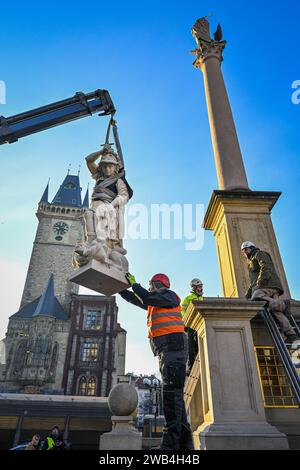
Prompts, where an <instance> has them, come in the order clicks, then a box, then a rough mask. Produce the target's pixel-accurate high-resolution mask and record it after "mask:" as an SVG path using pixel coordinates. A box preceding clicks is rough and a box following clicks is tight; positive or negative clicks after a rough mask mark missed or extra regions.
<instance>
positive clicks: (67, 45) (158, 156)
mask: <svg viewBox="0 0 300 470" xmlns="http://www.w3.org/2000/svg"><path fill="white" fill-rule="evenodd" d="M237 3H238V2H236V0H235V1H233V0H232V1H228V0H224V1H222V2H216V1H191V0H186V1H184V2H183V1H174V0H173V1H172V2H171V1H164V2H161V1H156V0H155V1H151V2H148V1H144V2H137V1H127V2H124V1H123V2H120V1H117V0H116V1H114V2H112V3H109V2H99V1H98V2H96V1H86V2H85V3H84V4H80V5H79V4H78V5H77V4H71V3H70V2H62V1H60V2H58V1H52V2H51V3H50V2H47V1H46V2H43V3H41V2H34V1H28V2H26V3H25V2H18V1H17V2H13V3H11V4H9V3H6V4H5V5H2V6H1V19H2V21H1V30H0V38H1V44H2V47H1V68H0V70H1V72H0V80H4V81H5V83H6V87H7V103H6V104H5V105H0V114H2V115H4V116H10V115H13V114H16V113H19V112H22V111H25V110H28V109H32V108H34V107H37V106H41V105H44V104H47V103H51V102H54V101H57V100H60V99H64V98H67V97H70V96H72V95H73V94H74V93H75V92H76V91H83V92H90V91H93V90H95V89H97V88H106V89H108V90H109V91H110V93H111V96H112V98H113V100H114V103H115V105H116V107H117V110H118V114H117V119H118V124H119V132H120V138H121V142H122V146H123V152H124V156H125V161H126V168H127V177H128V180H129V181H130V184H131V185H132V187H133V188H134V191H135V194H134V199H133V203H141V204H146V205H148V206H149V205H150V204H155V203H156V204H160V203H167V204H173V203H180V204H191V203H192V204H196V203H199V204H204V205H205V206H207V203H208V201H209V198H210V196H211V192H212V190H213V189H216V188H217V186H218V185H217V178H216V172H215V166H214V159H213V152H212V146H211V140H210V133H209V126H208V119H207V112H206V105H205V97H204V88H203V81H202V74H201V72H200V71H198V70H196V69H194V68H193V66H192V62H193V56H192V55H191V54H190V53H189V51H191V50H192V49H194V48H195V42H194V40H193V38H192V36H191V33H190V30H191V26H192V25H193V23H194V21H195V20H196V19H197V18H199V17H201V16H204V15H206V14H208V13H213V14H214V16H213V17H212V18H211V23H212V29H213V28H214V27H215V26H216V25H217V23H218V22H220V23H221V25H222V28H223V32H224V37H225V39H226V40H227V41H228V44H227V47H226V50H225V52H224V62H223V66H222V67H223V73H224V77H225V80H226V85H227V88H228V93H229V96H230V100H231V104H232V108H233V112H234V117H235V121H236V126H237V130H238V134H239V140H240V144H241V148H242V152H243V156H244V161H245V166H246V170H247V174H248V179H249V183H250V187H251V188H252V189H255V190H276V191H277V190H279V191H282V192H283V195H282V197H281V199H280V201H279V203H278V204H277V205H276V207H275V209H274V211H273V223H274V227H275V231H276V235H277V238H278V242H279V246H280V249H281V254H282V258H283V261H284V265H285V268H286V273H287V276H288V280H289V284H290V288H291V291H292V295H293V297H294V298H299V296H300V286H299V282H298V248H297V245H298V244H297V242H298V233H299V230H300V221H299V217H298V213H299V209H298V208H299V204H300V191H299V177H300V165H299V155H300V140H299V134H300V126H299V120H300V105H298V106H296V105H293V104H292V102H291V95H292V88H291V85H292V82H293V81H295V80H300V70H299V69H300V67H299V38H298V22H299V13H300V6H299V3H298V2H296V1H286V2H284V3H282V2H280V3H279V2H278V3H274V2H271V1H264V2H260V1H258V0H254V1H252V2H248V4H247V5H246V4H245V2H239V4H237ZM245 5H246V6H245ZM106 124H107V121H106V119H104V118H98V117H96V116H94V117H93V118H91V117H89V118H85V119H82V120H79V121H77V122H75V123H71V124H67V125H64V126H60V127H58V128H55V129H52V130H49V131H46V132H43V133H40V134H36V135H34V136H31V137H27V138H24V139H22V140H20V141H19V142H18V143H15V144H12V145H6V146H2V147H1V148H0V152H1V187H0V204H1V210H0V214H1V216H0V219H1V220H0V230H1V246H0V263H1V264H0V266H1V271H2V276H3V277H4V280H3V282H2V285H1V288H2V289H1V290H2V293H1V299H2V302H3V304H2V309H1V310H2V314H1V320H0V335H1V336H3V335H4V333H5V331H6V327H7V318H8V316H9V315H10V314H12V313H14V311H15V310H16V309H17V308H18V305H19V302H20V298H21V294H22V288H23V285H24V280H25V274H26V270H27V266H28V263H29V258H30V254H31V248H32V242H33V239H34V235H35V231H36V227H37V220H36V217H35V210H36V207H37V203H38V201H39V199H40V197H41V194H42V192H43V190H44V188H45V185H46V183H47V181H48V178H49V177H50V178H51V183H50V195H51V197H53V196H54V194H55V193H56V191H57V188H58V186H59V185H60V184H61V182H62V179H63V178H64V176H65V175H66V172H67V168H68V165H69V163H71V164H72V172H73V173H77V169H78V165H79V164H82V169H81V184H82V187H83V191H85V189H86V186H87V184H88V182H89V174H88V172H87V170H86V168H85V167H84V163H83V162H84V157H85V156H86V155H87V154H88V153H90V152H92V151H95V150H96V149H97V148H98V147H99V144H101V143H103V139H104V134H105V127H106ZM126 247H127V249H128V257H129V261H130V266H131V271H132V272H134V274H135V275H136V277H137V279H138V280H139V281H140V282H141V283H143V284H146V285H147V284H148V279H149V277H150V276H151V275H152V274H153V273H155V272H166V273H168V274H169V275H170V277H171V279H172V282H173V287H174V289H175V290H176V291H177V292H178V293H179V295H181V296H183V295H184V294H185V293H186V292H187V291H188V283H189V281H190V279H191V278H192V277H195V276H200V277H201V278H202V279H203V281H204V283H205V293H206V295H207V296H216V295H221V288H220V276H219V271H218V263H217V256H216V250H215V244H214V239H213V235H212V233H210V232H207V233H206V234H205V243H204V247H203V249H202V250H200V251H197V252H187V251H186V250H185V246H184V241H178V240H174V241H162V240H160V241H150V240H149V241H145V240H138V241H132V240H128V241H127V242H126ZM8 291H10V294H9V295H8ZM118 303H119V306H120V310H119V320H120V322H121V324H122V326H123V327H124V328H126V329H127V331H128V338H127V342H128V346H127V347H128V354H127V365H126V366H127V367H126V368H127V370H135V371H137V372H142V371H145V372H152V371H154V370H156V369H157V364H156V360H155V359H153V358H152V357H151V352H150V351H149V347H148V344H147V339H146V328H145V314H144V312H143V311H142V310H141V311H138V310H136V309H135V308H134V307H131V306H128V305H127V304H125V303H124V302H123V301H121V300H119V299H118Z"/></svg>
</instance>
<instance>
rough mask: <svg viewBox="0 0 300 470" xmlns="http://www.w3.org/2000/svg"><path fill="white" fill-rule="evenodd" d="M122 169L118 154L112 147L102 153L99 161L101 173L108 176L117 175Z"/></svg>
mask: <svg viewBox="0 0 300 470" xmlns="http://www.w3.org/2000/svg"><path fill="white" fill-rule="evenodd" d="M119 170H120V163H119V159H118V156H117V154H116V153H115V152H114V151H113V149H112V148H111V147H110V148H108V149H107V150H106V152H105V153H104V154H103V155H102V158H101V160H100V163H99V171H100V173H101V174H102V175H103V176H104V177H106V178H108V177H110V176H113V175H116V174H117V173H118V172H119Z"/></svg>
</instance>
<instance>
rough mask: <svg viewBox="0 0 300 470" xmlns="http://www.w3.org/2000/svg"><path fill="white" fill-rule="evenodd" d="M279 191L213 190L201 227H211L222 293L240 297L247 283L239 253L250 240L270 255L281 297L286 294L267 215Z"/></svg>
mask: <svg viewBox="0 0 300 470" xmlns="http://www.w3.org/2000/svg"><path fill="white" fill-rule="evenodd" d="M280 195H281V193H278V192H270V191H247V192H246V191H214V192H213V195H212V197H211V200H210V203H209V206H208V209H207V212H206V215H205V219H204V228H205V229H206V230H213V231H214V235H215V239H216V245H217V254H218V260H219V267H220V273H221V280H222V289H223V295H224V296H225V297H244V294H245V292H246V290H247V289H248V287H249V273H248V268H247V262H246V260H245V257H244V255H243V253H241V244H242V243H243V242H244V241H246V240H250V241H251V242H253V243H255V244H256V245H257V246H258V247H259V248H260V249H262V250H266V251H267V252H268V253H269V254H270V255H271V257H272V259H273V261H274V265H275V266H276V269H277V272H278V274H279V277H280V279H281V282H282V283H283V287H284V291H285V297H286V298H290V291H289V287H288V282H287V279H286V275H285V271H284V267H283V263H282V260H281V256H280V251H279V247H278V244H277V240H276V235H275V232H274V228H273V224H272V219H271V210H272V209H273V207H274V205H275V204H276V202H277V200H278V199H279V197H280Z"/></svg>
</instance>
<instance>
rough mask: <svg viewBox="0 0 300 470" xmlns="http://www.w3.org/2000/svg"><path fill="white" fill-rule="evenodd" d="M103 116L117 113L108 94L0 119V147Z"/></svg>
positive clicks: (77, 98)
mask: <svg viewBox="0 0 300 470" xmlns="http://www.w3.org/2000/svg"><path fill="white" fill-rule="evenodd" d="M97 112H101V114H100V116H105V115H108V114H111V115H112V114H114V113H115V107H114V104H113V102H112V99H111V97H110V95H109V93H108V91H107V90H96V91H94V92H92V93H88V94H84V93H82V92H78V93H75V95H74V96H73V97H72V98H67V99H65V100H62V101H57V102H55V103H51V104H48V105H46V106H42V107H41V108H36V109H33V110H31V111H27V112H25V113H21V114H16V115H15V116H10V117H7V118H5V117H4V116H0V145H1V144H6V143H9V144H11V143H13V142H17V140H18V139H20V138H21V137H25V136H27V135H31V134H34V133H36V132H40V131H44V130H46V129H50V128H51V127H55V126H59V125H60V124H65V123H67V122H71V121H74V120H75V119H80V118H82V117H85V116H88V115H90V116H91V115H92V114H94V113H97Z"/></svg>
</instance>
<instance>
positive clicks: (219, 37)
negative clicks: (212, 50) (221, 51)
mask: <svg viewBox="0 0 300 470" xmlns="http://www.w3.org/2000/svg"><path fill="white" fill-rule="evenodd" d="M214 37H215V41H222V39H223V33H222V28H221V25H219V24H218V27H217V31H216V32H215V33H214Z"/></svg>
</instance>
